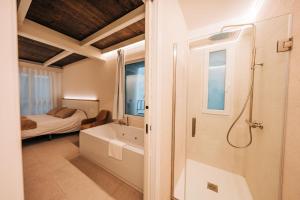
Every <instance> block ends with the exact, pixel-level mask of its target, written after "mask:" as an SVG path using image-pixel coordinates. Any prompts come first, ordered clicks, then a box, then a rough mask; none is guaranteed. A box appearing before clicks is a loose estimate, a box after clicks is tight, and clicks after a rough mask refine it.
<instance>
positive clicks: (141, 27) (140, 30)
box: [93, 19, 145, 49]
mask: <svg viewBox="0 0 300 200" xmlns="http://www.w3.org/2000/svg"><path fill="white" fill-rule="evenodd" d="M144 33H145V20H144V19H142V20H140V21H138V22H136V23H134V24H132V25H130V26H128V27H126V28H124V29H122V30H120V31H118V32H116V33H114V34H112V35H110V36H108V37H106V38H104V39H102V40H100V41H98V42H96V43H94V44H93V46H94V47H97V48H98V49H106V48H108V47H110V46H112V45H115V44H118V43H120V42H123V41H125V40H128V39H130V38H133V37H136V36H138V35H141V34H144Z"/></svg>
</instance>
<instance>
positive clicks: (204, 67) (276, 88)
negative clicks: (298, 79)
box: [175, 15, 290, 200]
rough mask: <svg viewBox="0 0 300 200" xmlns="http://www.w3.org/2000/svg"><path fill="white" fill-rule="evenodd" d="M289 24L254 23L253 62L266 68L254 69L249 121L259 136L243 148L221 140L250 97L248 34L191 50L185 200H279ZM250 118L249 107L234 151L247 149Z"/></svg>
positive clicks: (236, 131) (284, 19)
mask: <svg viewBox="0 0 300 200" xmlns="http://www.w3.org/2000/svg"><path fill="white" fill-rule="evenodd" d="M289 21H290V16H289V15H286V16H281V17H276V18H272V19H269V20H265V21H262V22H257V23H256V27H257V32H256V38H257V40H256V49H257V57H256V61H255V62H256V63H259V64H263V65H262V66H261V65H258V66H256V69H255V80H254V99H253V119H254V120H255V121H258V122H262V124H263V129H259V128H255V129H253V130H252V132H253V142H252V144H251V145H250V146H249V147H247V148H244V149H236V148H233V147H231V146H230V145H229V144H228V143H227V141H226V135H227V131H228V129H229V127H230V125H231V124H232V122H233V121H234V119H235V118H236V117H237V115H238V114H239V113H240V111H241V109H242V107H243V104H244V102H245V100H246V98H247V95H248V93H249V87H250V77H251V76H250V73H251V70H250V68H251V50H252V46H251V45H252V44H251V42H252V40H251V39H252V36H251V34H252V31H251V29H248V28H247V29H244V30H243V31H242V33H240V37H239V39H238V40H235V41H232V42H229V43H223V44H215V45H214V47H206V48H202V47H201V48H198V49H190V52H189V66H188V68H189V70H188V71H189V72H188V73H189V76H188V103H187V106H188V108H187V110H188V112H187V136H186V164H185V191H184V192H185V195H184V196H185V197H184V199H185V200H202V199H203V200H279V199H280V196H281V191H280V186H281V173H282V169H281V168H282V149H283V135H284V124H285V101H286V94H287V81H288V80H287V78H288V64H289V63H288V62H289V52H288V51H287V52H277V41H279V40H283V39H288V38H289V37H290V36H289V24H290V23H289ZM248 115H249V106H248V107H247V109H246V111H245V112H244V114H243V115H242V116H241V119H240V120H239V121H238V123H237V124H236V126H235V127H234V128H233V129H232V132H231V134H230V137H229V138H230V141H231V142H232V143H234V144H236V145H241V146H242V145H244V144H247V142H249V139H250V135H249V131H248V128H249V126H248V124H247V123H246V122H245V121H246V120H247V118H248ZM175 167H176V162H175ZM175 185H177V183H175ZM175 193H176V190H175ZM175 197H176V194H175ZM177 198H178V199H182V198H183V196H182V197H178V196H177Z"/></svg>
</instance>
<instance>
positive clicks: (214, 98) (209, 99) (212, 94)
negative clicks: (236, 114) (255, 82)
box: [203, 48, 229, 114]
mask: <svg viewBox="0 0 300 200" xmlns="http://www.w3.org/2000/svg"><path fill="white" fill-rule="evenodd" d="M228 54H229V50H228V48H218V49H208V50H207V52H206V54H205V55H206V58H205V67H204V68H205V72H204V75H205V77H204V80H205V83H204V86H205V89H204V92H205V94H204V105H203V111H204V112H206V113H211V114H228V105H226V104H227V101H228V94H227V93H228V91H227V85H228V81H229V80H228V74H229V73H228V71H229V67H228V58H229V55H228Z"/></svg>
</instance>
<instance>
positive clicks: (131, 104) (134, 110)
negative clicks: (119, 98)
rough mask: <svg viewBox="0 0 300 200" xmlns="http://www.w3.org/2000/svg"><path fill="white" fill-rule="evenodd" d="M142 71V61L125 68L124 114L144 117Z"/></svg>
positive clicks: (143, 65) (143, 67) (143, 64)
mask: <svg viewBox="0 0 300 200" xmlns="http://www.w3.org/2000/svg"><path fill="white" fill-rule="evenodd" d="M144 69H145V63H144V61H142V62H137V63H133V64H128V65H126V66H125V114H128V115H136V116H144V106H145V100H144V96H145V95H144Z"/></svg>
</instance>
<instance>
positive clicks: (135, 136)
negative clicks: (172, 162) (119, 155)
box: [79, 123, 144, 191]
mask: <svg viewBox="0 0 300 200" xmlns="http://www.w3.org/2000/svg"><path fill="white" fill-rule="evenodd" d="M112 139H118V140H121V141H122V142H125V143H126V145H125V146H124V149H123V159H122V160H116V159H114V158H111V157H109V156H108V144H109V141H110V140H112ZM79 140H80V154H81V155H82V156H83V157H85V158H87V159H89V160H91V161H92V162H94V163H96V164H97V165H99V166H101V167H102V168H104V169H106V170H107V171H109V172H110V173H112V174H113V175H115V176H117V177H118V178H120V179H122V180H123V181H124V182H126V183H128V184H129V185H131V186H133V187H135V188H136V189H137V190H139V191H142V190H143V178H144V147H143V146H144V135H143V129H141V128H135V127H131V126H123V125H122V126H121V125H119V124H114V123H111V124H106V125H102V126H98V127H94V128H90V129H85V130H82V131H81V132H80V139H79Z"/></svg>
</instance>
